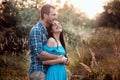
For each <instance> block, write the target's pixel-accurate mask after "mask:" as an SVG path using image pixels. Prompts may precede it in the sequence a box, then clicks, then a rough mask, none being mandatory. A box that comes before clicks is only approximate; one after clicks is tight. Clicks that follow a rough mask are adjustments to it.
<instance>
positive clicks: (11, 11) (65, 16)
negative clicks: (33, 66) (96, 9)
mask: <svg viewBox="0 0 120 80" xmlns="http://www.w3.org/2000/svg"><path fill="white" fill-rule="evenodd" d="M58 2H59V0H58ZM44 4H45V1H44V0H10V1H9V0H4V1H2V2H1V4H0V64H1V65H0V80H27V71H28V69H29V48H28V35H29V30H30V29H31V27H32V26H33V25H34V24H35V23H36V22H37V21H38V20H39V15H40V14H39V13H40V12H39V10H40V8H41V6H42V5H44ZM56 7H58V5H56ZM57 10H58V20H59V21H60V22H61V23H62V25H63V30H64V35H65V40H66V46H67V52H68V54H69V57H70V59H71V63H70V66H68V67H67V72H68V76H69V80H120V30H119V29H120V23H119V22H120V15H119V14H120V0H110V1H109V2H108V3H106V4H105V5H104V12H102V13H101V14H99V15H97V16H96V17H95V19H89V18H88V17H87V16H86V15H85V13H83V12H76V10H75V8H74V6H72V5H68V3H66V4H64V6H63V7H62V8H58V9H57Z"/></svg>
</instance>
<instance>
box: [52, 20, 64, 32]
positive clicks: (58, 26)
mask: <svg viewBox="0 0 120 80" xmlns="http://www.w3.org/2000/svg"><path fill="white" fill-rule="evenodd" d="M52 32H53V33H60V32H62V26H61V24H60V22H58V21H54V22H53V26H52Z"/></svg>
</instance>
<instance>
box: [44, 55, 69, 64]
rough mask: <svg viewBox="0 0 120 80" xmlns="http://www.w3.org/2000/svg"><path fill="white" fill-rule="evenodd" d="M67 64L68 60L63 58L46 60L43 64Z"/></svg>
mask: <svg viewBox="0 0 120 80" xmlns="http://www.w3.org/2000/svg"><path fill="white" fill-rule="evenodd" d="M66 62H67V58H65V57H63V58H58V59H53V60H45V61H42V64H44V65H54V64H58V63H62V64H64V63H66Z"/></svg>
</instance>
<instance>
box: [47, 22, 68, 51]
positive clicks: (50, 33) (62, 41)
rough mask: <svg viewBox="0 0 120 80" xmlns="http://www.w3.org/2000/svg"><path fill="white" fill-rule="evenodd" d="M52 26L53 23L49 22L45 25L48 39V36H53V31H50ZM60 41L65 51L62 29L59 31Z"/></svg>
mask: <svg viewBox="0 0 120 80" xmlns="http://www.w3.org/2000/svg"><path fill="white" fill-rule="evenodd" d="M52 26H53V24H51V25H50V26H49V27H47V32H48V39H49V38H50V37H53V38H54V36H53V33H52ZM54 39H55V38H54ZM55 40H56V39H55ZM56 42H57V40H56ZM60 42H61V44H62V46H63V47H64V49H65V51H66V47H65V41H64V36H63V31H62V32H61V33H60Z"/></svg>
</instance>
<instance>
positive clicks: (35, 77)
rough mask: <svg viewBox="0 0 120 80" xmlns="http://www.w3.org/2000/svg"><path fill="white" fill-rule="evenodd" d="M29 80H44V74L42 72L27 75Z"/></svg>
mask: <svg viewBox="0 0 120 80" xmlns="http://www.w3.org/2000/svg"><path fill="white" fill-rule="evenodd" d="M29 77H30V80H45V73H44V72H42V71H35V72H33V73H31V74H30V75H29Z"/></svg>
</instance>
